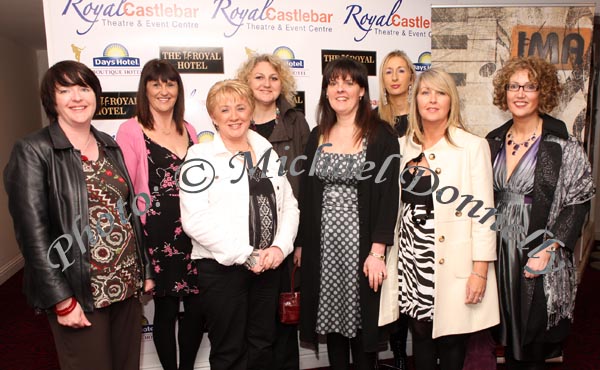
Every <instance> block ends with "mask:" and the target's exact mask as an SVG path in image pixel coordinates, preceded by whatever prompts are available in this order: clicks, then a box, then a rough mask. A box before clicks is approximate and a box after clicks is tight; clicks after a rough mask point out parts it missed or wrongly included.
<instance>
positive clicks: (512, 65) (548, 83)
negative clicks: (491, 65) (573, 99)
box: [494, 57, 562, 114]
mask: <svg viewBox="0 0 600 370" xmlns="http://www.w3.org/2000/svg"><path fill="white" fill-rule="evenodd" d="M520 70H526V71H527V73H528V75H529V81H530V82H533V83H536V84H538V86H539V90H538V91H539V98H538V112H539V113H542V114H544V113H550V112H551V111H552V110H553V109H554V108H556V106H557V105H558V98H559V96H560V92H561V90H562V87H561V86H560V83H559V82H558V75H557V71H556V67H554V65H552V64H550V63H549V62H547V61H546V60H544V59H541V58H538V57H522V58H517V57H516V58H512V59H511V60H509V61H508V62H507V63H506V64H505V65H504V66H503V67H502V69H500V70H499V71H498V72H496V75H495V76H494V105H495V106H497V107H498V108H500V109H501V110H503V111H507V110H508V104H507V102H506V85H507V84H508V83H509V81H510V78H511V77H512V75H514V74H515V73H516V72H517V71H520Z"/></svg>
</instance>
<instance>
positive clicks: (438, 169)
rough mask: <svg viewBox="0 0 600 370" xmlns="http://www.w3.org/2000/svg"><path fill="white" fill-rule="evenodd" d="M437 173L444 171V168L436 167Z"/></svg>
mask: <svg viewBox="0 0 600 370" xmlns="http://www.w3.org/2000/svg"><path fill="white" fill-rule="evenodd" d="M435 173H437V174H438V175H439V174H440V173H442V169H441V168H439V167H438V168H436V169H435Z"/></svg>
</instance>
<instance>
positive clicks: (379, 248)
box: [363, 243, 387, 292]
mask: <svg viewBox="0 0 600 370" xmlns="http://www.w3.org/2000/svg"><path fill="white" fill-rule="evenodd" d="M371 253H373V254H375V255H381V256H384V255H385V244H381V243H373V245H372V246H371ZM363 273H364V274H365V277H367V278H368V279H369V287H371V289H373V290H374V291H375V292H377V290H378V289H379V286H380V285H381V284H383V280H384V279H385V278H387V271H386V269H385V261H384V260H383V259H380V258H377V257H375V256H373V255H371V254H369V256H368V257H367V259H366V260H365V264H364V266H363Z"/></svg>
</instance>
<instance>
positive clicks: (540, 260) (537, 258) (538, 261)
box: [523, 243, 559, 279]
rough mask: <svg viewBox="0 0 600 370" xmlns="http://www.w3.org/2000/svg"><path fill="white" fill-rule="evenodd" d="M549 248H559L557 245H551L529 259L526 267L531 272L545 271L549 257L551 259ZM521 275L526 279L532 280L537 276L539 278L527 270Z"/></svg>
mask: <svg viewBox="0 0 600 370" xmlns="http://www.w3.org/2000/svg"><path fill="white" fill-rule="evenodd" d="M551 248H559V245H558V243H553V244H551V245H549V246H548V247H547V248H545V249H543V250H541V251H539V252H537V253H536V254H534V255H533V256H532V257H529V259H528V260H527V265H526V266H527V267H529V269H530V270H533V271H544V270H545V269H546V266H547V265H548V262H549V261H550V257H552V252H550V251H549V250H550V249H551ZM523 274H524V275H525V278H527V279H533V278H536V277H538V276H541V274H532V273H531V272H529V271H527V270H524V271H523Z"/></svg>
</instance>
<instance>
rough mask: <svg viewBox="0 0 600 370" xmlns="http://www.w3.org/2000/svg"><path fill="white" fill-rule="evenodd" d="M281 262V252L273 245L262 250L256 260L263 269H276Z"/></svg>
mask: <svg viewBox="0 0 600 370" xmlns="http://www.w3.org/2000/svg"><path fill="white" fill-rule="evenodd" d="M281 262H283V252H282V251H281V249H279V247H277V246H275V245H273V246H271V247H269V248H267V249H264V250H262V253H261V255H260V259H259V260H258V264H259V265H262V267H263V269H264V270H268V269H276V268H277V267H279V265H280V264H281Z"/></svg>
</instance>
